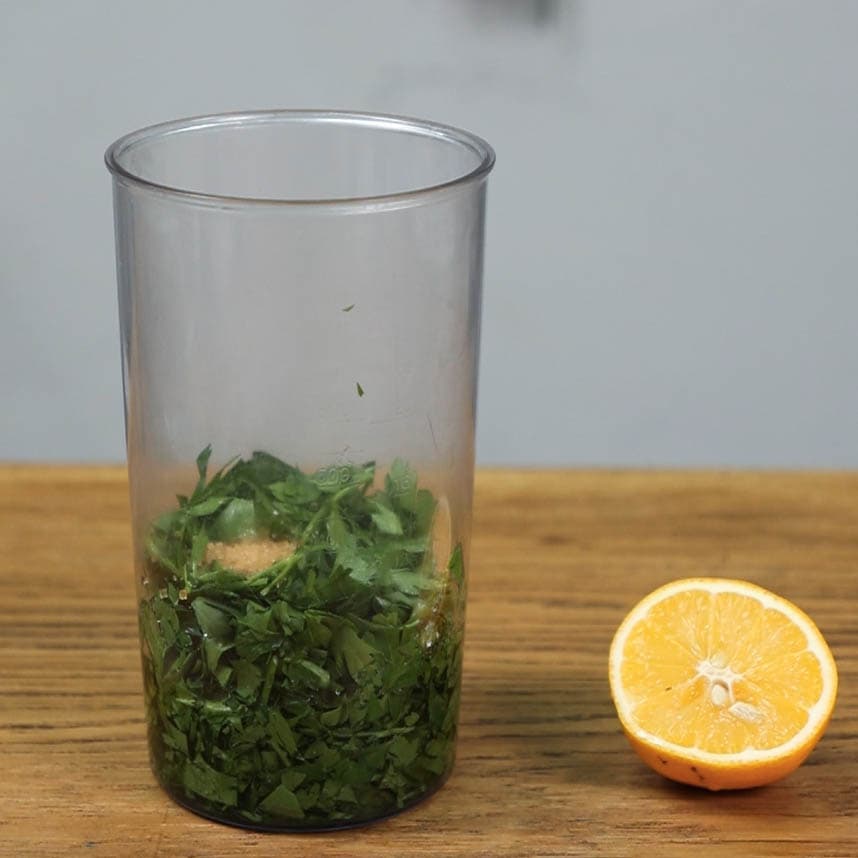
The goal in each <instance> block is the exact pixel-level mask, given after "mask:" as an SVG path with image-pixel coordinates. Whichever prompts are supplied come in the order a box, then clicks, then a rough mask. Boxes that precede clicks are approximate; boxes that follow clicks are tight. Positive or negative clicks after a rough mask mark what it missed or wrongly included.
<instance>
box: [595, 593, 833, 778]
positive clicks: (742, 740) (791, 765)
mask: <svg viewBox="0 0 858 858" xmlns="http://www.w3.org/2000/svg"><path fill="white" fill-rule="evenodd" d="M609 676H610V683H611V694H612V695H613V698H614V703H615V705H616V707H617V713H618V715H619V716H620V721H621V723H622V725H623V729H624V730H625V733H626V735H627V736H628V738H629V741H630V742H631V744H632V747H633V748H634V749H635V751H636V752H637V753H638V754H639V755H640V757H641V758H642V759H643V760H644V761H645V762H646V763H647V764H648V765H649V766H651V767H652V768H653V769H654V770H655V771H657V772H659V774H662V775H664V776H665V777H668V778H671V779H673V780H676V781H681V782H683V783H688V784H693V785H695V786H700V787H705V788H707V789H712V790H719V789H739V788H744V787H755V786H762V785H763V784H767V783H771V782H772V781H774V780H777V779H778V778H781V777H783V776H784V775H787V774H789V773H790V772H792V771H793V770H794V769H796V768H797V767H798V766H799V765H800V764H801V763H802V762H803V761H804V759H805V758H806V757H807V755H808V754H809V753H810V752H811V751H812V750H813V747H814V745H816V743H817V741H818V740H819V738H820V737H821V736H822V733H823V732H824V730H825V728H826V726H827V724H828V720H829V718H830V716H831V710H832V709H833V707H834V700H835V696H836V694H837V668H836V667H835V664H834V658H833V657H832V655H831V651H830V650H829V648H828V645H827V644H826V642H825V639H824V638H823V637H822V634H821V633H820V631H819V629H817V627H816V626H815V625H814V623H813V621H812V620H811V619H810V617H808V616H807V615H806V614H805V613H803V612H802V611H801V610H800V609H799V608H797V607H796V606H795V605H793V604H792V603H790V602H788V601H787V600H786V599H783V598H781V597H780V596H777V595H775V594H774V593H770V592H769V591H768V590H764V589H763V588H762V587H758V586H756V585H755V584H750V583H748V582H747V581H735V580H729V579H719V578H690V579H687V580H683V581H674V582H672V583H670V584H666V585H665V586H663V587H660V588H659V589H658V590H655V591H654V592H653V593H650V594H649V596H647V597H645V598H644V599H643V600H642V601H641V602H640V603H639V604H638V605H636V606H635V608H633V609H632V611H631V613H629V615H628V616H627V617H626V618H625V620H623V622H622V624H621V625H620V627H619V629H618V630H617V633H616V635H615V636H614V640H613V643H612V644H611V654H610V661H609Z"/></svg>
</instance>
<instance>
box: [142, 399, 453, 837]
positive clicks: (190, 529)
mask: <svg viewBox="0 0 858 858" xmlns="http://www.w3.org/2000/svg"><path fill="white" fill-rule="evenodd" d="M358 389H359V394H360V395H363V391H362V389H361V388H360V386H359V385H358ZM211 456H212V452H211V449H210V448H208V447H207V448H206V449H205V450H203V451H202V453H200V455H199V456H198V457H197V471H198V474H199V480H198V481H197V485H196V487H195V489H194V491H193V492H192V493H191V495H190V496H189V497H180V498H179V505H178V508H177V509H174V510H170V511H167V512H165V513H164V514H163V515H161V516H159V517H158V518H157V519H156V520H155V522H154V523H153V525H152V528H151V530H150V532H149V534H148V538H147V539H146V540H145V543H144V544H145V557H144V563H145V573H146V579H147V581H148V584H147V585H146V590H145V595H144V598H143V600H142V601H141V604H140V613H139V620H140V635H141V641H142V649H143V665H144V685H145V699H146V704H147V715H148V719H149V728H150V736H151V737H152V752H153V759H154V761H155V767H156V769H157V771H158V775H159V778H160V779H161V780H162V782H163V783H164V784H166V785H167V786H168V787H169V789H170V790H171V791H173V792H174V794H176V795H177V796H179V797H180V798H181V800H182V801H184V802H186V803H187V804H188V805H189V806H190V807H194V808H196V809H198V810H200V811H201V812H203V813H205V814H208V815H210V816H213V817H216V818H220V819H225V820H227V821H232V822H236V823H238V824H243V825H248V824H251V825H258V826H262V827H275V828H276V827H285V828H298V829H302V828H324V827H328V826H335V825H343V824H349V823H354V822H360V821H364V820H367V819H371V818H374V817H378V816H383V815H386V814H388V813H391V812H392V811H394V810H396V809H397V808H400V807H403V806H405V805H406V804H408V803H409V802H411V801H414V800H415V799H416V798H418V797H419V796H421V795H423V794H425V793H426V792H427V791H428V790H431V789H432V788H433V787H434V786H436V785H437V784H438V783H439V782H440V781H441V780H442V779H443V778H444V777H445V776H446V774H447V773H448V772H449V769H450V767H451V766H452V762H453V744H454V741H455V735H456V712H457V710H458V688H459V681H460V675H461V643H462V621H463V605H462V598H463V592H464V587H463V586H461V585H462V584H463V580H464V568H463V559H462V550H461V546H456V547H455V548H454V550H453V551H452V553H451V556H450V558H449V564H448V571H449V574H438V573H439V572H440V570H435V568H434V562H435V561H434V559H433V557H432V554H431V549H430V545H431V527H432V519H433V516H434V513H435V507H436V502H435V498H434V497H433V495H432V494H431V492H429V491H427V490H426V489H423V488H420V485H419V480H418V476H417V474H416V473H415V471H414V470H413V469H412V468H410V467H409V465H408V464H407V463H406V462H404V461H402V460H395V461H394V462H393V463H392V464H391V466H390V468H389V470H388V472H387V474H386V475H385V479H384V487H383V488H382V489H378V488H375V487H374V485H375V465H374V463H372V462H367V463H364V464H353V463H343V464H336V465H332V466H330V467H326V468H322V469H320V470H319V471H317V472H316V473H314V474H312V475H307V474H304V473H303V472H301V471H300V470H299V469H297V468H295V467H294V466H292V465H289V464H287V463H285V462H282V461H281V460H280V459H278V458H276V457H274V456H272V455H270V454H268V453H265V452H260V451H257V452H255V453H254V454H253V455H252V456H251V457H250V458H249V459H237V460H233V461H230V462H228V463H227V464H226V465H224V466H223V467H222V468H221V469H220V470H219V471H218V472H217V473H215V474H213V475H212V476H210V477H208V478H207V477H206V475H207V473H208V466H209V463H210V459H211ZM248 538H253V539H254V540H265V539H269V540H272V541H274V542H276V541H278V540H284V539H285V540H289V541H290V543H292V544H293V545H295V546H296V548H295V550H294V552H293V553H287V554H286V555H284V559H282V560H279V561H276V562H274V563H273V564H272V565H270V566H269V567H268V568H266V569H264V570H262V571H260V572H257V573H247V572H246V571H241V570H236V569H229V568H225V567H224V566H223V565H222V564H220V563H210V562H207V561H206V552H207V549H208V545H209V541H210V540H217V541H222V542H235V541H238V540H246V539H248Z"/></svg>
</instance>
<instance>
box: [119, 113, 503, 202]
mask: <svg viewBox="0 0 858 858" xmlns="http://www.w3.org/2000/svg"><path fill="white" fill-rule="evenodd" d="M290 122H293V123H322V124H324V123H331V124H340V125H346V126H362V127H364V128H370V129H377V130H380V131H388V132H390V131H392V132H400V133H410V134H415V135H419V136H421V137H424V138H435V139H437V140H438V141H439V142H445V143H448V144H449V143H453V144H457V145H459V146H461V147H464V148H466V149H468V150H470V151H471V152H472V153H473V154H474V156H475V158H476V165H475V166H474V167H473V168H471V169H468V170H465V171H463V172H462V173H461V174H460V175H455V176H453V177H452V178H450V179H445V180H444V181H440V182H437V183H429V184H419V185H417V186H416V187H413V188H406V189H404V190H397V191H392V192H383V193H378V194H366V195H358V196H338V195H332V196H322V197H313V198H310V197H307V198H305V197H281V196H270V197H269V196H264V197H262V196H255V195H244V194H231V193H230V194H225V193H212V192H208V191H203V190H199V189H196V188H183V187H181V186H180V185H179V184H176V183H172V182H171V183H163V182H159V181H156V180H154V179H152V178H150V177H146V176H144V175H141V174H140V173H139V172H138V171H135V170H134V169H131V168H129V167H128V166H127V165H126V164H124V163H123V160H124V158H125V156H127V155H128V154H129V153H130V152H131V151H132V150H133V149H134V148H136V147H138V146H140V145H143V144H145V143H147V142H151V141H153V140H156V139H159V138H164V137H167V136H170V135H173V134H181V133H188V132H194V131H200V130H204V129H211V128H218V127H236V126H254V125H259V124H277V123H290ZM104 161H105V164H106V165H107V169H108V170H109V171H110V172H111V173H112V174H113V176H114V178H117V179H121V180H124V181H125V182H129V183H131V184H133V185H136V186H139V187H141V188H144V189H148V190H150V191H153V192H157V193H160V194H166V195H169V196H173V197H176V198H180V199H184V200H187V201H189V202H191V201H197V202H199V203H210V204H211V203H214V204H220V205H233V206H343V205H345V206H353V205H358V206H364V205H371V206H372V205H375V204H381V205H384V204H386V203H389V204H393V205H401V204H408V203H410V202H412V201H417V200H418V199H420V198H422V197H425V196H428V195H432V194H435V193H437V192H439V191H444V190H448V189H452V188H455V187H457V186H460V185H466V184H469V183H471V182H474V181H478V180H480V179H482V178H484V177H485V176H487V175H488V173H489V172H490V171H491V170H492V168H493V167H494V164H495V152H494V149H493V148H492V147H491V146H490V145H489V143H487V142H486V141H485V140H484V139H483V138H481V137H479V136H477V135H476V134H472V133H471V132H469V131H465V130H463V129H461V128H457V127H455V126H453V125H446V124H443V123H439V122H433V121H430V120H425V119H417V118H414V117H410V116H400V115H396V114H387V113H372V112H361V111H347V110H320V109H276V110H249V111H238V112H231V113H212V114H205V115H201V116H191V117H186V118H183V119H174V120H170V121H168V122H160V123H157V124H154V125H149V126H146V127H144V128H140V129H138V130H136V131H132V132H130V133H128V134H125V135H123V136H122V137H119V138H118V139H117V140H115V141H114V142H113V143H111V144H110V146H108V148H107V150H106V151H105V153H104Z"/></svg>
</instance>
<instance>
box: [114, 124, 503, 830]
mask: <svg viewBox="0 0 858 858" xmlns="http://www.w3.org/2000/svg"><path fill="white" fill-rule="evenodd" d="M106 161H107V165H108V167H109V169H110V171H111V173H112V175H113V187H114V207H115V218H116V247H117V271H118V283H119V312H120V326H121V338H122V363H123V372H124V388H125V416H126V434H127V445H128V471H129V478H130V485H131V500H132V514H133V529H134V545H135V549H134V550H135V564H136V572H137V581H138V590H137V592H138V596H139V617H140V640H141V650H142V657H143V672H144V680H145V697H146V701H145V702H146V710H147V717H148V725H149V741H150V749H151V758H152V766H153V769H154V771H155V774H156V775H157V777H158V779H159V781H160V782H161V784H162V785H163V787H164V789H166V790H167V792H168V793H169V794H170V795H171V796H172V797H173V798H174V799H175V800H176V801H178V802H180V803H181V804H183V805H185V806H186V807H188V808H190V809H191V810H194V811H196V812H197V813H200V814H202V815H204V816H208V817H211V818H214V819H217V820H220V821H222V822H228V823H232V824H236V825H242V826H248V827H254V828H261V829H277V830H308V829H327V828H335V827H341V826H348V825H354V824H358V823H363V822H367V821H369V820H373V819H377V818H380V817H384V816H387V815H389V814H391V813H394V812H396V811H398V810H401V809H403V808H405V807H407V806H409V805H411V804H413V803H414V802H416V801H418V800H420V799H421V798H423V797H424V796H426V795H427V794H429V793H431V792H432V791H433V790H435V789H436V788H437V787H438V786H440V785H441V784H442V783H443V782H444V780H445V778H446V777H447V776H448V775H449V773H450V771H451V768H452V766H453V759H454V753H455V740H456V726H457V712H458V702H459V689H460V676H461V655H462V644H463V632H464V608H465V583H466V582H465V569H466V567H467V562H468V541H469V532H470V513H471V495H472V483H473V463H474V418H475V405H476V379H477V358H478V348H479V330H480V303H481V276H482V256H483V220H484V217H483V215H484V206H485V188H486V180H487V176H488V174H489V171H490V170H491V168H492V165H493V161H494V155H493V152H492V150H491V148H490V147H489V146H488V145H487V144H486V143H485V142H483V141H482V140H480V139H478V138H476V137H474V136H472V135H470V134H467V133H465V132H463V131H459V130H457V129H454V128H449V127H446V126H442V125H437V124H433V123H429V122H421V121H416V120H411V119H403V118H397V117H389V116H372V115H363V114H354V113H331V112H312V111H272V112H260V113H245V114H237V115H222V116H209V117H203V118H197V119H189V120H181V121H177V122H171V123H166V124H164V125H158V126H154V127H152V128H147V129H144V130H142V131H137V132H135V133H133V134H130V135H128V136H126V137H123V138H122V139H120V140H118V141H117V142H116V143H114V144H113V145H112V146H111V147H110V148H109V149H108V151H107V154H106Z"/></svg>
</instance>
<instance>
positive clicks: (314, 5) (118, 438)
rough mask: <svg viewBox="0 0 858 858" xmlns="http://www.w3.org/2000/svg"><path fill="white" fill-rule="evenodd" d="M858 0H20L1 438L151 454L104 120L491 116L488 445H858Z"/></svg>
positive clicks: (4, 134)
mask: <svg viewBox="0 0 858 858" xmlns="http://www.w3.org/2000/svg"><path fill="white" fill-rule="evenodd" d="M856 36H858V2H850V0H840V2H837V0H818V2H810V0H803V2H796V0H756V2H752V0H746V2H738V0H674V2H668V0H648V2H636V1H635V0H626V2H622V1H621V0H591V1H590V2H574V0H514V2H513V0H436V1H435V2H426V0H423V2H418V0H389V2H369V0H365V2H360V3H355V2H346V0H342V2H302V3H297V2H282V0H267V2H243V3H235V2H203V0H194V2H182V3H176V2H170V0H148V2H146V3H139V2H135V3H130V2H112V3H108V2H101V3H99V2H93V0H75V2H34V0H0V165H2V168H0V169H2V174H0V175H2V197H0V218H2V222H0V292H1V293H2V302H0V458H4V459H18V458H20V459H51V460H101V459H107V460H118V459H121V458H123V430H122V417H121V411H122V408H121V388H120V371H119V347H118V341H117V320H116V300H115V286H114V270H113V235H112V215H111V208H110V205H111V201H110V186H109V179H108V175H107V173H106V171H105V169H104V167H103V165H102V162H101V154H102V151H103V149H104V148H105V146H106V145H107V144H108V143H109V142H110V141H111V140H112V139H114V138H115V137H117V136H119V135H120V134H122V133H124V132H126V131H129V130H131V129H134V128H137V127H139V126H142V125H146V124H149V123H152V122H157V121H161V120H165V119H170V118H174V117H179V116H185V115H189V114H197V113H205V112H214V111H221V110H236V109H242V108H255V107H344V108H353V109H364V110H378V111H386V112H396V113H405V114H412V115H418V116H426V117H429V118H433V119H436V120H440V121H445V122H450V123H453V124H458V125H462V126H464V127H466V128H468V129H469V130H472V131H475V132H477V133H479V134H481V135H483V136H484V137H486V138H487V139H488V140H489V141H491V142H492V143H493V144H494V145H495V147H496V149H497V152H498V166H497V168H496V171H495V173H494V174H493V176H492V179H491V181H490V190H489V223H488V245H487V258H486V293H485V309H484V336H483V358H482V372H481V389H480V418H479V458H480V461H481V462H483V463H486V464H487V463H528V464H537V463H554V464H632V465H653V464H664V465H688V464H694V465H717V466H721V465H733V466H746V465H763V466H773V465H779V466H780V465H787V466H833V467H842V466H851V467H854V466H856V465H858V433H856V431H855V430H856V428H858V391H856V385H855V379H856V377H858V342H856V338H855V335H854V331H855V322H856V313H858V291H856V277H858V169H856V157H858V154H856V153H858V110H856V103H858V100H857V99H858V52H856V48H855V46H856V43H858V42H856Z"/></svg>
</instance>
